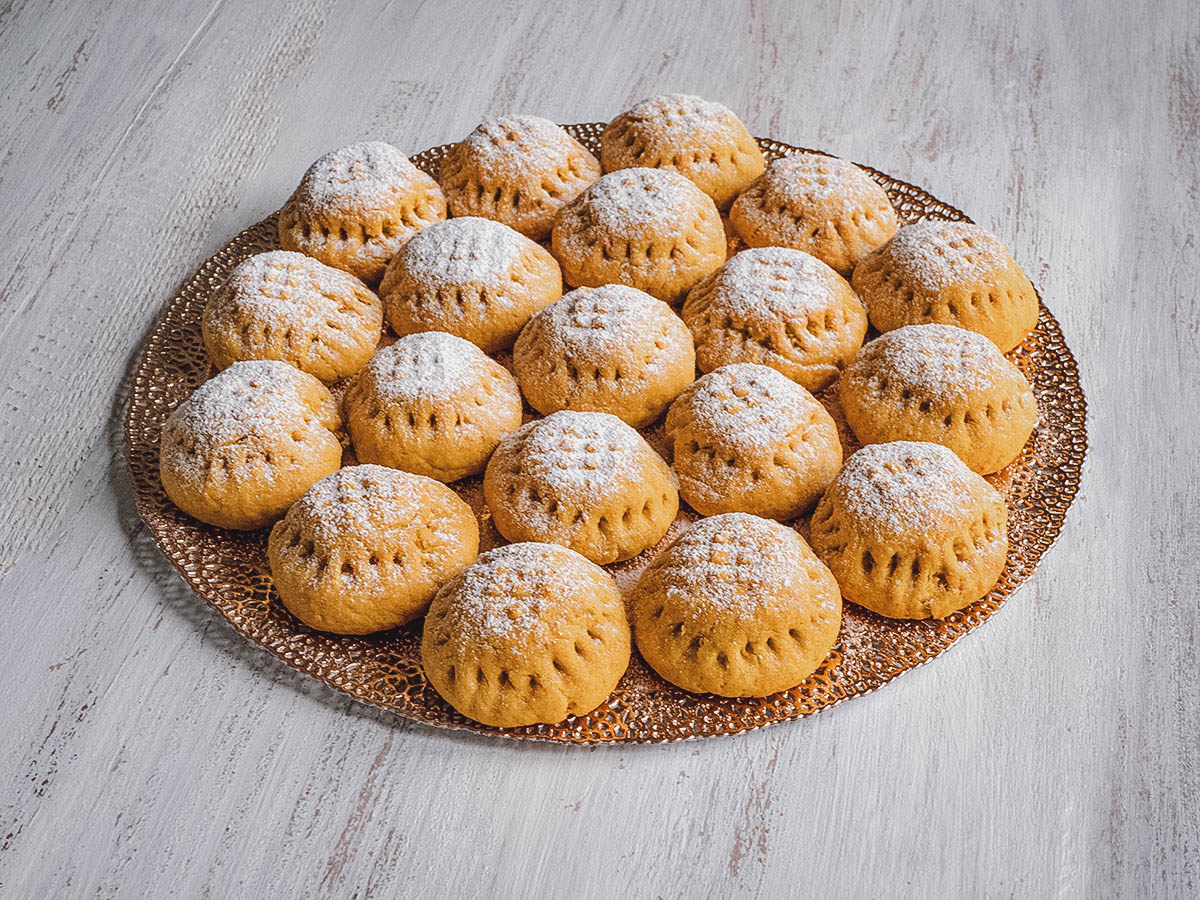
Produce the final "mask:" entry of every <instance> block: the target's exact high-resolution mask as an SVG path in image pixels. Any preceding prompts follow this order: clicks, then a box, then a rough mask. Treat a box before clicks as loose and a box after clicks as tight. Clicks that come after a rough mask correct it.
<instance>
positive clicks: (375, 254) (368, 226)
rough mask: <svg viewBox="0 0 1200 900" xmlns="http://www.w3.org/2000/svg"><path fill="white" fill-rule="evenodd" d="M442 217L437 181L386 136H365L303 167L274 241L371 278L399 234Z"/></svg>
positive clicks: (380, 269) (393, 250) (393, 251)
mask: <svg viewBox="0 0 1200 900" xmlns="http://www.w3.org/2000/svg"><path fill="white" fill-rule="evenodd" d="M444 218H446V199H445V198H444V197H443V196H442V189H441V188H440V187H438V184H437V182H436V181H434V180H433V179H432V178H430V177H429V176H428V175H426V174H425V173H424V172H422V171H421V170H420V169H418V168H417V167H416V166H414V165H413V164H412V163H411V162H409V161H408V157H406V156H405V155H404V154H403V153H401V152H400V151H399V150H397V149H396V148H395V147H393V146H392V145H391V144H384V143H381V142H379V141H368V142H366V143H361V144H350V145H349V146H347V147H342V148H341V149H338V150H334V151H333V152H331V153H326V154H325V155H324V156H322V157H321V158H320V159H318V160H317V161H316V162H315V163H313V164H312V166H310V167H309V169H308V171H307V172H305V173H304V177H303V178H302V179H301V180H300V185H299V187H297V188H296V190H295V192H294V193H293V194H292V196H291V197H290V198H289V199H288V201H287V203H286V204H284V207H283V209H282V210H280V212H279V245H280V246H281V247H282V248H283V249H284V250H298V251H300V252H301V253H306V254H308V255H309V256H312V257H315V258H317V259H319V260H320V261H321V262H323V263H325V264H326V265H330V266H333V267H334V268H337V269H344V270H345V271H347V272H349V273H350V274H351V275H354V276H356V277H358V278H361V279H362V280H363V281H365V282H366V283H367V284H369V285H376V284H379V279H380V278H382V277H383V271H384V269H385V268H386V267H387V264H388V260H390V259H391V258H392V257H393V256H395V254H396V251H397V250H399V249H400V246H401V245H402V244H403V243H404V242H405V241H407V240H408V239H409V238H410V237H412V236H413V235H414V234H416V233H417V232H418V231H420V230H421V229H422V228H424V227H425V226H427V225H432V224H433V223H434V222H438V221H440V220H442V219H444Z"/></svg>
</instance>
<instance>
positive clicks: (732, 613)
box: [631, 513, 842, 697]
mask: <svg viewBox="0 0 1200 900" xmlns="http://www.w3.org/2000/svg"><path fill="white" fill-rule="evenodd" d="M631 618H632V620H633V633H634V638H635V639H636V641H637V647H638V650H640V651H641V654H642V656H643V657H644V658H645V660H646V662H648V663H649V664H650V667H651V668H652V669H654V671H656V672H658V674H659V675H661V676H662V677H663V678H665V679H666V680H667V681H669V682H671V683H672V684H675V685H678V686H679V687H681V688H683V689H684V690H688V691H696V692H698V693H700V692H703V693H712V694H720V695H722V696H725V697H764V696H766V695H767V694H773V693H775V692H776V691H782V690H787V689H788V688H791V687H795V686H796V685H798V684H799V683H800V682H802V681H803V680H804V679H805V678H807V677H808V676H809V675H811V674H812V673H813V672H815V671H816V670H817V667H818V666H820V664H821V662H822V661H823V660H824V659H825V657H826V656H828V655H829V651H830V650H832V649H833V645H834V644H835V643H836V642H837V636H838V629H839V628H840V627H841V621H842V596H841V593H840V592H839V591H838V585H837V582H836V581H834V578H833V574H832V573H831V572H830V571H829V569H827V568H826V567H825V564H824V563H822V562H821V561H820V560H819V559H817V556H816V554H815V553H813V551H812V549H811V548H810V547H809V546H808V544H806V543H805V542H804V539H803V538H801V537H800V535H798V534H796V532H794V531H792V529H790V528H787V527H786V526H783V525H780V524H779V523H778V522H772V521H770V520H768V519H760V518H759V517H758V516H750V515H746V514H744V513H727V514H724V515H720V516H713V517H711V518H708V519H701V520H700V521H699V522H696V523H695V524H694V525H692V526H691V527H690V528H688V530H687V531H685V532H684V533H683V534H682V535H681V536H680V537H679V538H678V539H676V540H675V542H674V543H672V544H671V545H670V546H668V547H667V549H665V550H664V551H663V552H662V553H660V554H659V555H658V556H657V557H656V558H655V560H654V562H652V563H651V564H650V565H649V566H648V567H647V568H646V570H645V571H644V572H643V573H642V576H641V578H640V579H639V581H638V583H637V586H636V587H635V588H634V590H633V594H632V597H631Z"/></svg>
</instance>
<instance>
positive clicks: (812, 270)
mask: <svg viewBox="0 0 1200 900" xmlns="http://www.w3.org/2000/svg"><path fill="white" fill-rule="evenodd" d="M682 315H683V321H684V323H685V324H686V325H687V327H688V328H689V329H691V332H692V337H693V338H694V339H695V341H696V362H697V364H698V365H699V366H700V370H701V371H703V372H711V371H712V370H713V369H715V368H717V367H718V366H724V365H728V364H729V363H737V362H752V363H761V364H762V365H766V366H770V367H771V368H773V369H778V370H779V371H780V372H782V373H783V374H784V375H786V376H787V377H788V378H790V379H792V380H793V381H795V382H796V383H797V384H800V385H801V386H803V387H805V388H808V390H810V391H817V390H820V389H821V388H823V387H825V386H826V385H828V384H829V383H830V382H832V381H833V380H834V379H835V378H837V376H838V373H839V372H840V371H841V369H842V368H843V367H844V366H845V365H846V364H847V363H848V362H849V361H850V360H851V359H853V358H854V354H855V353H856V352H857V351H858V348H859V347H861V346H862V341H863V336H864V335H865V334H866V333H867V314H866V311H865V310H864V309H863V305H862V303H861V302H860V301H859V299H858V297H857V296H856V295H855V293H854V291H853V290H852V289H851V288H850V285H849V284H847V282H846V279H844V278H842V276H840V275H839V274H838V273H837V272H835V271H833V269H831V268H829V266H827V265H825V263H823V262H821V261H820V260H819V259H817V258H816V257H814V256H809V255H808V254H807V253H802V252H800V251H799V250H791V249H788V248H786V247H762V248H758V249H751V250H743V251H742V252H741V253H739V254H737V255H736V256H734V257H733V259H731V260H729V261H728V262H727V263H725V265H723V266H722V267H721V268H719V269H718V270H717V271H716V272H714V273H713V274H712V275H710V276H708V278H706V279H704V280H703V281H702V282H700V283H699V284H698V285H696V286H695V287H694V288H692V290H691V291H690V292H689V293H688V297H687V301H686V302H685V303H684V304H683V311H682Z"/></svg>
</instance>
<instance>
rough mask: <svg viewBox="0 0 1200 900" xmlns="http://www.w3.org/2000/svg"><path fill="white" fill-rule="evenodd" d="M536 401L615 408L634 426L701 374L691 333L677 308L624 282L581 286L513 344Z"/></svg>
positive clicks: (547, 407) (548, 408) (548, 407)
mask: <svg viewBox="0 0 1200 900" xmlns="http://www.w3.org/2000/svg"><path fill="white" fill-rule="evenodd" d="M513 371H514V372H515V373H516V376H517V381H518V383H519V384H520V385H521V391H522V393H524V395H525V399H526V400H528V401H529V405H530V406H532V407H533V408H534V409H536V410H537V411H538V412H540V413H542V414H543V415H549V414H550V413H553V412H558V411H559V410H562V409H575V410H590V411H596V412H607V413H612V414H613V415H614V416H617V417H618V418H620V419H622V420H624V421H625V422H627V423H629V424H630V425H632V426H633V427H634V428H642V427H645V426H646V425H649V424H650V423H651V422H653V421H655V420H656V419H657V418H658V417H659V416H661V415H662V414H663V411H664V410H666V408H667V406H668V405H669V404H670V402H671V401H672V400H674V399H675V397H676V396H678V394H679V392H680V391H682V390H683V389H684V388H685V387H687V386H688V385H689V384H691V383H692V379H693V378H694V377H695V375H696V354H695V352H694V351H693V350H692V336H691V334H689V333H688V330H687V328H686V327H685V326H684V324H683V322H681V321H680V320H679V317H678V316H677V315H675V313H673V312H671V308H670V307H669V306H667V304H665V303H663V302H662V301H661V300H655V299H654V298H653V297H651V296H650V295H649V294H646V293H643V292H642V291H639V290H638V289H637V288H631V287H628V286H627V285H622V284H606V285H604V286H603V287H598V288H576V289H575V290H573V291H571V292H570V293H569V294H567V295H566V296H564V297H563V298H562V299H561V300H559V301H558V302H557V303H553V304H551V305H550V306H548V307H546V308H545V309H543V310H542V311H541V312H540V313H538V314H537V315H536V316H534V317H533V318H532V319H530V320H529V324H527V325H526V326H525V328H524V329H522V331H521V335H520V337H518V338H517V342H516V344H515V345H514V346H513Z"/></svg>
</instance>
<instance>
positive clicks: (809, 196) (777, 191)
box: [729, 153, 897, 275]
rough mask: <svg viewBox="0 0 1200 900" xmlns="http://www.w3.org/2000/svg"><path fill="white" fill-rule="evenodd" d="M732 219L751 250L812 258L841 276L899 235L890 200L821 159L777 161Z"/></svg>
mask: <svg viewBox="0 0 1200 900" xmlns="http://www.w3.org/2000/svg"><path fill="white" fill-rule="evenodd" d="M729 219H730V221H731V222H732V223H733V226H734V228H735V229H737V233H738V234H739V235H740V236H741V238H742V240H743V241H745V242H746V243H747V244H749V245H750V246H751V247H766V246H771V245H777V246H781V247H792V248H794V249H796V250H803V251H804V252H805V253H811V254H812V255H813V256H815V257H817V259H819V260H821V261H822V262H825V263H827V264H828V265H830V266H831V267H833V268H834V269H836V270H837V271H838V272H840V273H841V274H842V275H849V274H850V271H851V270H852V269H853V268H854V265H855V263H856V262H857V261H858V260H859V259H861V258H862V257H863V256H865V255H866V254H868V253H870V252H871V251H872V250H874V249H875V248H876V247H879V246H881V245H883V244H884V243H886V242H887V240H888V239H889V238H890V237H891V236H892V235H893V234H895V233H896V225H897V218H896V210H895V209H893V208H892V203H891V201H890V200H888V196H887V194H886V193H885V192H884V190H883V188H881V187H880V186H879V185H878V184H877V183H876V182H875V181H874V180H873V179H872V178H871V176H869V175H868V174H867V173H866V172H864V171H863V170H862V169H860V168H859V167H858V166H856V165H854V164H853V163H848V162H846V161H845V160H841V159H837V158H836V157H832V156H822V155H820V154H817V153H797V154H795V155H793V156H785V157H783V158H782V159H777V160H774V161H773V162H772V163H771V164H770V165H768V166H767V170H766V171H765V172H763V174H762V176H761V177H760V178H759V179H758V180H757V181H755V182H754V183H753V184H752V185H750V187H748V188H746V190H745V191H743V192H742V193H741V195H740V196H739V197H738V198H737V199H736V200H735V201H734V202H733V205H732V206H731V207H730V208H729Z"/></svg>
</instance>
